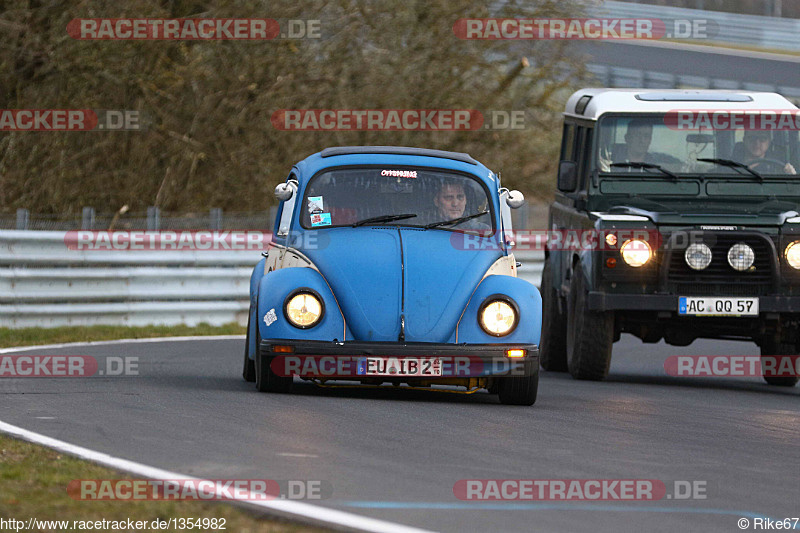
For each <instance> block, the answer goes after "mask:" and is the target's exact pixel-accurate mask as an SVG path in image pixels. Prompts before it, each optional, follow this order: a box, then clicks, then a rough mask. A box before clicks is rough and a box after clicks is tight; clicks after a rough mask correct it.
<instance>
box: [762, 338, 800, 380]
mask: <svg viewBox="0 0 800 533" xmlns="http://www.w3.org/2000/svg"><path fill="white" fill-rule="evenodd" d="M781 355H794V356H796V355H797V346H795V344H794V343H791V342H785V341H783V342H782V341H781V339H779V338H777V337H776V336H773V337H769V338H767V339H764V340H762V341H761V373H762V375H763V377H764V381H766V382H767V383H768V384H770V385H775V386H777V387H794V386H795V385H796V384H797V380H798V377H797V375H796V368H797V367H796V366H795V365H794V362H795V358H793V357H792V358H789V357H787V358H786V361H785V362H784V361H783V360H782V358H781V357H770V356H781ZM789 361H791V364H788V365H787V364H786V362H789ZM782 363H783V364H782ZM776 372H777V373H779V374H781V375H779V376H776V375H768V374H770V373H773V374H774V373H776ZM793 372H795V375H788V376H787V375H786V374H787V373H793Z"/></svg>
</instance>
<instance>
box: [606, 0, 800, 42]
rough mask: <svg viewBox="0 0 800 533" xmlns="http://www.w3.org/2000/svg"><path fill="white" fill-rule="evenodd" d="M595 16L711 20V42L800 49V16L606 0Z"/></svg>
mask: <svg viewBox="0 0 800 533" xmlns="http://www.w3.org/2000/svg"><path fill="white" fill-rule="evenodd" d="M590 15H591V16H611V17H615V18H659V19H664V20H692V19H694V20H697V19H700V20H708V21H710V22H712V23H713V24H714V25H716V30H717V33H716V35H710V36H709V37H710V38H709V40H710V41H716V42H720V43H728V44H738V45H753V46H759V47H762V48H768V49H778V50H800V40H798V39H797V35H798V34H800V19H790V18H780V17H766V16H760V15H742V14H739V13H725V12H722V11H708V10H704V9H688V8H684V7H670V6H657V5H651V4H634V3H630V2H619V1H614V0H606V1H605V2H603V4H601V5H600V6H598V7H596V8H593V9H592V10H591V11H590Z"/></svg>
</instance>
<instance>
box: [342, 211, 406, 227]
mask: <svg viewBox="0 0 800 533" xmlns="http://www.w3.org/2000/svg"><path fill="white" fill-rule="evenodd" d="M415 216H417V215H416V214H415V213H405V214H402V215H381V216H379V217H372V218H365V219H364V220H359V221H358V222H356V223H355V224H353V227H354V228H357V227H358V226H363V225H364V224H383V223H384V222H394V221H395V220H405V219H407V218H414V217H415Z"/></svg>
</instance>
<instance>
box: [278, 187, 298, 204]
mask: <svg viewBox="0 0 800 533" xmlns="http://www.w3.org/2000/svg"><path fill="white" fill-rule="evenodd" d="M293 194H294V187H292V186H291V185H290V184H289V183H279V184H278V185H277V187H275V198H277V199H278V200H280V201H281V202H285V201H286V200H288V199H289V198H291V197H292V195H293Z"/></svg>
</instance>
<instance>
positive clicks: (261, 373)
mask: <svg viewBox="0 0 800 533" xmlns="http://www.w3.org/2000/svg"><path fill="white" fill-rule="evenodd" d="M274 357H275V356H273V355H269V354H265V353H263V352H262V351H261V333H260V332H259V331H258V328H257V327H256V389H258V391H259V392H291V391H292V382H293V381H294V378H292V376H289V377H283V376H279V375H277V374H276V373H275V372H273V371H272V368H271V367H270V363H272V359H273V358H274Z"/></svg>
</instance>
